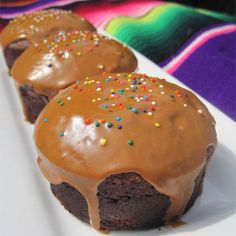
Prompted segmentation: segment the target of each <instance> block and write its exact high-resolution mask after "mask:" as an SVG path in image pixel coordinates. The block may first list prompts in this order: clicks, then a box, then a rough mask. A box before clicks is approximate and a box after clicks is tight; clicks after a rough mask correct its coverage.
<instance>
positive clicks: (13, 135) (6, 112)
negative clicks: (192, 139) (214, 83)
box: [0, 53, 236, 236]
mask: <svg viewBox="0 0 236 236" xmlns="http://www.w3.org/2000/svg"><path fill="white" fill-rule="evenodd" d="M135 54H136V56H137V58H138V62H139V69H138V71H139V72H143V73H147V74H148V75H152V76H159V77H162V78H166V79H167V80H168V81H172V82H175V83H176V84H179V85H182V86H183V84H181V83H180V82H179V81H177V80H176V79H175V78H173V77H172V76H170V75H168V74H166V73H165V72H164V71H163V70H161V69H160V68H159V67H158V66H156V65H155V64H154V63H152V62H151V61H149V60H148V59H147V58H145V57H143V56H142V55H140V54H139V53H135ZM202 100H203V102H205V104H206V105H207V106H208V108H209V110H210V112H211V113H212V114H213V115H214V117H215V119H216V122H217V133H218V140H219V145H218V148H217V151H216V154H215V157H214V158H213V160H212V162H211V163H210V166H209V171H208V174H207V177H206V181H205V191H204V193H203V195H202V196H201V197H200V198H199V199H198V200H197V202H196V204H195V205H194V207H193V208H192V209H191V210H190V211H189V212H188V213H187V214H186V215H185V216H184V217H182V220H183V221H185V222H186V224H185V225H183V226H179V227H177V228H172V227H169V228H162V229H161V230H158V229H154V230H148V231H139V232H137V231H135V232H127V231H126V232H115V233H114V232H112V233H110V235H111V236H112V235H117V236H118V235H120V236H121V235H122V236H128V235H145V236H153V235H167V234H169V235H173V236H174V235H192V236H193V235H194V236H200V235H201V236H202V235H208V236H211V235H214V236H221V235H223V234H226V235H227V236H231V235H234V236H235V235H236V155H235V154H236V145H235V140H236V124H235V123H234V122H233V121H232V120H231V119H230V118H228V117H227V116H225V115H224V114H223V113H222V112H220V111H219V110H218V109H217V108H215V107H214V106H212V105H211V104H209V103H208V102H207V101H205V100H204V99H202ZM0 109H1V112H0V183H1V184H0V186H1V192H0V235H1V236H28V235H30V236H37V235H38V236H54V235H55V236H77V235H78V236H85V235H86V236H88V235H89V236H92V235H101V233H99V232H97V231H95V230H94V229H93V228H92V227H90V226H88V225H86V224H84V223H81V221H79V220H78V219H76V218H75V217H73V216H72V215H71V214H69V213H68V212H67V211H66V210H64V208H63V207H62V206H61V205H60V203H59V202H58V201H57V200H56V199H55V198H54V197H53V195H52V193H51V191H50V189H49V184H48V182H47V181H46V179H45V178H44V177H43V176H42V175H41V173H40V171H39V168H38V166H37V164H36V158H37V154H36V152H35V149H34V145H33V140H32V132H33V126H32V125H30V124H28V123H26V122H25V121H24V117H23V113H22V108H21V104H20V102H19V97H18V94H17V92H16V89H15V87H14V82H13V80H12V79H11V78H10V77H9V76H8V74H7V70H6V67H5V64H4V62H3V57H2V55H0Z"/></svg>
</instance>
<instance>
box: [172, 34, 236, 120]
mask: <svg viewBox="0 0 236 236" xmlns="http://www.w3.org/2000/svg"><path fill="white" fill-rule="evenodd" d="M235 42H236V32H233V33H229V34H225V35H221V36H218V37H216V38H213V39H211V40H209V41H208V42H207V43H206V44H205V45H203V46H202V47H201V48H199V49H198V50H197V51H196V52H195V53H193V54H192V55H191V56H190V57H189V58H188V59H187V60H186V61H185V62H184V63H183V64H182V65H181V67H180V68H179V69H178V70H177V71H176V72H175V73H174V74H173V75H174V76H175V77H177V78H178V79H179V80H180V81H182V82H183V83H185V84H186V85H188V86H189V87H190V88H191V89H193V90H194V91H196V92H197V93H199V94H200V95H201V96H203V97H204V98H206V99H207V100H208V101H210V102H211V103H212V104H214V105H215V106H216V107H218V108H219V109H220V110H222V111H223V112H224V113H226V114H227V115H228V116H230V117H231V118H232V119H234V120H236V44H235Z"/></svg>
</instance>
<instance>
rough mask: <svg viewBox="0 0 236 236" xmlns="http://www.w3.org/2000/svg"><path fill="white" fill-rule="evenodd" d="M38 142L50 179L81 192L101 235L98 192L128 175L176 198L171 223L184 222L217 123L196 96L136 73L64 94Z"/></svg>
mask: <svg viewBox="0 0 236 236" xmlns="http://www.w3.org/2000/svg"><path fill="white" fill-rule="evenodd" d="M62 104H63V105H62ZM34 138H35V143H36V146H37V149H38V153H39V166H40V168H41V170H42V172H43V174H44V175H45V177H46V178H47V179H48V180H49V181H50V182H51V183H54V184H59V183H62V182H67V183H69V184H71V185H72V186H74V187H75V188H76V189H77V190H78V191H80V192H81V193H82V194H83V195H84V197H85V199H86V200H87V202H88V208H89V216H90V219H91V221H92V224H93V226H94V227H95V228H97V229H99V222H100V220H99V211H98V200H97V187H98V185H99V184H100V183H101V182H102V181H103V180H104V179H105V178H106V177H108V176H110V175H111V174H116V173H122V172H136V173H138V174H140V175H141V176H142V177H143V178H144V179H145V180H147V181H148V182H150V183H151V184H152V185H153V186H154V187H155V188H156V189H157V190H158V191H159V192H161V193H163V194H165V195H167V196H169V197H170V200H171V206H170V208H169V209H168V212H167V215H166V221H167V222H168V221H170V220H173V219H175V218H176V217H178V216H180V215H181V214H182V213H183V210H184V209H185V207H186V204H187V202H188V200H189V199H190V196H191V194H192V191H193V187H194V180H195V179H196V177H197V176H198V174H199V173H200V171H201V170H202V168H203V167H204V166H205V165H206V149H207V147H208V146H209V145H213V146H214V147H215V146H216V144H217V140H216V133H215V121H214V119H213V117H212V116H211V115H210V113H209V111H208V110H207V108H206V107H205V106H204V104H203V103H202V102H201V101H200V100H199V99H198V98H197V97H196V96H195V95H194V94H193V93H191V92H190V91H188V90H186V89H183V88H181V87H179V86H177V85H174V84H171V83H168V82H166V81H165V80H160V79H157V78H150V77H147V76H146V75H141V74H135V73H134V74H107V75H100V76H97V77H92V78H86V79H85V80H84V81H78V82H77V83H76V84H74V85H72V86H71V87H69V88H67V89H65V90H64V91H63V92H61V93H60V94H59V95H57V96H56V97H55V98H54V99H52V100H51V101H50V103H49V104H48V105H47V106H46V107H45V109H44V110H43V112H42V113H41V114H40V116H39V118H38V120H37V122H36V126H35V133H34Z"/></svg>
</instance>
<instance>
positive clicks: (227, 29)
mask: <svg viewBox="0 0 236 236" xmlns="http://www.w3.org/2000/svg"><path fill="white" fill-rule="evenodd" d="M234 31H236V26H235V25H227V26H221V27H218V28H215V29H212V30H209V31H207V32H204V33H203V34H201V35H200V36H198V37H197V38H196V39H195V40H194V41H193V42H192V43H191V44H190V45H189V46H188V47H187V48H186V49H184V51H183V52H182V53H180V55H178V56H177V57H176V58H175V59H174V60H172V61H171V62H170V63H169V64H167V65H166V66H165V67H164V68H163V69H164V70H165V71H166V72H168V73H170V74H173V73H174V72H175V71H176V70H177V69H178V68H179V67H180V66H181V65H182V64H183V63H184V61H185V60H187V59H188V57H190V56H191V54H193V53H194V52H195V51H196V50H197V49H198V48H200V47H201V46H202V45H203V44H205V43H206V42H207V41H209V40H210V39H212V38H214V37H217V36H219V35H222V34H228V33H231V32H234Z"/></svg>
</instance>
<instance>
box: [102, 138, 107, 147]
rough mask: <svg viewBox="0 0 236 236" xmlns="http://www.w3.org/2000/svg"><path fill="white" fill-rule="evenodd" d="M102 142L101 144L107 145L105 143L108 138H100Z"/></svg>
mask: <svg viewBox="0 0 236 236" xmlns="http://www.w3.org/2000/svg"><path fill="white" fill-rule="evenodd" d="M100 144H101V145H102V146H105V145H106V144H107V140H106V139H105V138H101V139H100Z"/></svg>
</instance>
